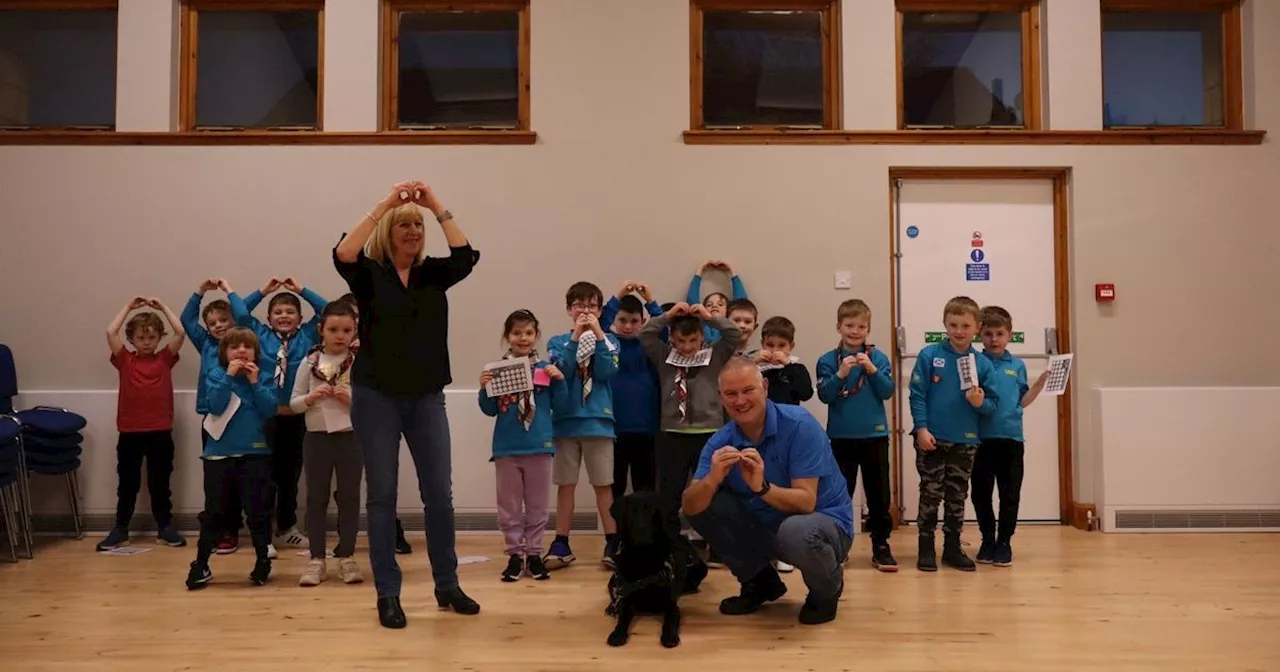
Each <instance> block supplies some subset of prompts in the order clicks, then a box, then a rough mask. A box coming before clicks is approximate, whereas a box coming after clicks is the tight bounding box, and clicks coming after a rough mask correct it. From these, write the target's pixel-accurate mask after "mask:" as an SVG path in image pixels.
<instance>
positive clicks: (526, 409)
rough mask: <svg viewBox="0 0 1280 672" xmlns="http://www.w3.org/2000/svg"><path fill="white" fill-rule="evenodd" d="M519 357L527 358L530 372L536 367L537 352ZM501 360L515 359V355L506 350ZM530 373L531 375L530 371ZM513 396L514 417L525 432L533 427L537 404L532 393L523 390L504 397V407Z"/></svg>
mask: <svg viewBox="0 0 1280 672" xmlns="http://www.w3.org/2000/svg"><path fill="white" fill-rule="evenodd" d="M519 356H520V357H525V356H527V357H528V358H529V368H530V369H531V370H532V369H534V368H536V367H537V364H538V351H537V350H530V351H529V354H528V355H519ZM502 358H503V359H516V358H517V355H516V354H515V353H513V352H511V351H510V350H507V354H505V355H503V356H502ZM530 372H531V373H532V371H530ZM513 396H514V400H515V402H516V417H518V418H520V423H521V424H523V425H524V431H526V432H527V431H529V429H530V428H531V427H533V416H534V415H535V414H537V412H538V404H537V402H536V401H534V398H533V391H532V390H525V391H524V392H518V393H516V394H515V395H506V396H505V397H504V398H503V401H506V402H507V404H506V405H509V404H510V403H511V397H513ZM499 403H500V405H502V404H501V402H499ZM506 405H503V408H502V411H503V412H505V411H506Z"/></svg>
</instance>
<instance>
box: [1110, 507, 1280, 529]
mask: <svg viewBox="0 0 1280 672" xmlns="http://www.w3.org/2000/svg"><path fill="white" fill-rule="evenodd" d="M1115 515H1116V525H1115V527H1116V529H1117V530H1280V509H1256V510H1246V511H1220V510H1196V509H1182V510H1177V509H1175V510H1161V511H1143V510H1135V509H1130V510H1119V511H1116V514H1115Z"/></svg>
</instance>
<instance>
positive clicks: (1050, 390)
mask: <svg viewBox="0 0 1280 672" xmlns="http://www.w3.org/2000/svg"><path fill="white" fill-rule="evenodd" d="M1073 361H1075V353H1067V354H1065V355H1051V356H1050V357H1049V373H1048V377H1047V378H1045V382H1044V393H1045V394H1048V395H1052V396H1055V397H1057V396H1061V395H1062V394H1063V393H1064V392H1066V391H1067V381H1068V380H1070V379H1071V364H1072V362H1073Z"/></svg>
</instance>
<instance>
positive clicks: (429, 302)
mask: <svg viewBox="0 0 1280 672" xmlns="http://www.w3.org/2000/svg"><path fill="white" fill-rule="evenodd" d="M424 208H425V209H426V210H429V211H430V212H431V213H432V214H433V215H435V218H436V221H438V222H439V223H440V227H441V230H443V232H444V237H445V240H446V241H448V243H449V256H447V257H428V256H427V249H426V230H425V228H424V226H423V219H424V218H423V209H424ZM479 258H480V253H479V252H477V251H475V250H473V249H472V248H471V244H470V243H468V242H467V237H466V236H465V235H463V233H462V229H460V228H458V224H457V223H456V222H454V221H453V215H452V214H451V213H450V212H449V211H448V210H446V209H445V208H444V207H443V206H441V205H440V200H439V199H437V198H436V196H435V194H434V193H432V191H431V188H430V187H428V186H427V185H425V184H423V183H422V182H401V183H400V184H397V185H395V186H394V187H392V188H391V193H390V194H388V195H387V197H386V198H384V199H382V201H381V202H379V203H378V205H377V206H375V207H374V209H373V210H372V211H371V212H370V213H369V214H367V215H365V216H364V218H363V219H361V220H360V223H358V224H356V226H355V228H353V229H352V230H351V232H350V233H348V234H347V235H346V236H344V237H343V239H342V240H341V241H339V242H338V245H337V247H335V248H334V249H333V263H334V266H335V267H337V269H338V273H339V274H341V275H342V277H343V279H345V280H346V281H347V285H348V286H349V287H350V288H351V293H352V294H354V295H355V299H356V304H357V306H358V310H359V314H360V323H359V337H360V354H359V355H358V356H357V357H356V360H355V364H354V365H353V366H352V369H351V382H352V394H351V422H352V425H353V427H354V429H355V433H356V438H357V439H358V441H359V443H360V450H361V451H362V452H363V457H364V466H365V482H366V490H367V496H366V503H365V508H366V509H367V511H368V516H369V564H370V565H371V566H372V568H373V581H374V586H375V587H376V588H377V591H378V620H379V621H381V622H382V625H383V626H384V627H388V628H403V627H404V626H405V616H404V610H403V609H401V608H400V567H399V566H398V565H397V564H396V558H395V543H396V481H397V474H398V472H399V462H400V437H401V436H404V439H405V442H406V443H407V444H409V455H410V456H411V457H412V458H413V463H414V467H415V469H416V471H417V472H418V488H419V491H420V492H421V494H422V501H423V503H424V504H425V512H426V523H427V525H426V526H427V555H428V557H429V558H430V560H431V574H432V578H433V579H434V580H435V585H436V588H435V595H436V602H437V604H438V605H439V606H440V607H441V608H446V609H453V610H454V611H455V612H458V613H460V614H476V613H479V612H480V605H478V604H476V602H475V600H472V599H471V598H470V597H467V595H466V593H463V592H462V589H461V588H460V587H458V556H457V551H456V550H455V548H454V523H453V482H452V481H453V479H452V467H451V464H450V441H449V419H448V417H447V416H446V415H445V406H444V388H445V386H446V385H448V384H449V383H451V382H452V380H453V379H452V377H451V375H450V372H449V344H448V338H449V304H448V300H447V298H446V297H445V292H446V291H447V290H448V289H449V288H450V287H452V286H453V285H455V284H457V283H458V282H460V281H462V279H464V278H466V277H467V276H468V275H470V274H471V269H472V268H474V267H475V264H476V262H477V261H478V260H479Z"/></svg>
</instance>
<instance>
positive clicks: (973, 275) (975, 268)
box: [964, 264, 991, 282]
mask: <svg viewBox="0 0 1280 672" xmlns="http://www.w3.org/2000/svg"><path fill="white" fill-rule="evenodd" d="M964 270H965V273H964V276H965V278H964V279H965V280H967V281H968V282H988V281H990V280H991V264H965V265H964Z"/></svg>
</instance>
